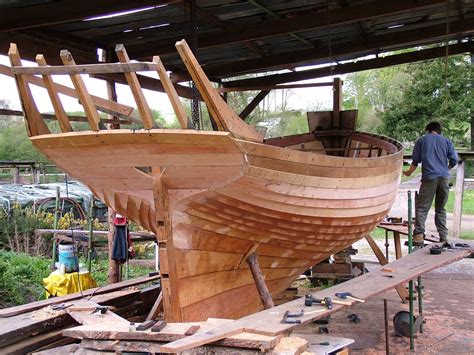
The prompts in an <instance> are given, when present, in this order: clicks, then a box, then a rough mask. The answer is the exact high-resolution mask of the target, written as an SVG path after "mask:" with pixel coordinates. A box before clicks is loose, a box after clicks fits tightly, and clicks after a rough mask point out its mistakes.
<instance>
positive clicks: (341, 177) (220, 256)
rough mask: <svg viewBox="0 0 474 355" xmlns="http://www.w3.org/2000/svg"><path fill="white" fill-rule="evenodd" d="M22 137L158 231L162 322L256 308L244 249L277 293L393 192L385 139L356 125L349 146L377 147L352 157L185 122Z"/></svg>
mask: <svg viewBox="0 0 474 355" xmlns="http://www.w3.org/2000/svg"><path fill="white" fill-rule="evenodd" d="M31 140H32V142H33V144H34V145H35V146H36V147H37V148H38V149H40V150H41V151H42V152H44V153H45V154H46V155H47V156H48V158H49V159H50V160H51V161H53V162H55V163H56V164H58V166H60V167H61V168H62V169H64V170H65V171H66V172H68V173H69V174H70V175H71V176H73V177H74V178H76V179H78V180H80V181H81V182H83V183H85V184H86V185H87V186H89V187H90V188H91V190H92V191H93V192H94V193H95V194H96V195H97V196H98V197H99V198H101V199H103V200H104V201H105V202H106V203H107V204H108V205H109V206H111V207H112V208H113V209H114V210H116V211H117V212H119V213H121V214H123V215H126V216H127V217H129V218H130V219H131V220H133V221H135V222H137V223H139V224H140V225H142V226H143V227H144V228H146V229H149V230H152V231H154V232H155V233H157V235H158V238H159V242H160V261H161V265H160V271H161V273H162V275H163V280H162V281H163V288H164V291H165V297H164V306H165V313H166V316H167V318H168V320H171V321H193V320H203V319H207V318H209V317H220V318H239V317H242V316H244V315H247V314H249V313H252V312H255V311H258V310H259V309H262V303H261V300H260V298H259V296H258V293H257V288H256V286H255V283H254V280H253V278H252V275H251V272H250V270H249V268H248V265H247V263H246V262H245V256H246V255H247V253H249V251H251V250H256V251H257V253H258V258H259V263H260V267H261V269H262V272H263V274H264V277H265V280H266V283H267V286H268V288H269V290H270V292H271V294H272V295H273V296H276V295H277V294H278V293H280V292H281V291H283V290H284V289H286V288H287V287H288V286H289V285H290V283H291V282H292V281H293V280H294V279H295V278H297V277H298V275H300V273H302V272H303V271H305V270H306V269H307V268H308V267H310V266H312V265H314V264H316V263H318V262H320V261H322V260H324V259H325V258H327V257H328V256H329V255H331V254H334V253H336V252H338V251H340V250H342V249H344V248H346V247H348V246H350V245H351V244H352V243H354V242H355V241H357V240H359V239H361V238H362V237H364V236H365V235H366V234H367V233H369V232H370V231H371V230H373V229H374V228H375V226H376V225H377V224H378V223H379V222H380V220H381V219H382V218H383V217H384V216H385V215H386V214H387V212H388V211H389V209H390V207H391V205H392V203H393V201H394V199H395V196H396V191H397V188H398V184H399V181H400V173H401V168H402V159H403V152H402V150H401V147H400V145H399V144H398V143H396V142H395V141H390V140H388V139H382V138H379V137H376V136H373V135H363V134H359V133H354V134H353V136H352V140H353V141H354V142H356V141H359V146H360V144H365V145H366V146H369V145H370V147H372V145H373V144H375V143H378V149H379V153H381V150H383V152H382V153H381V154H377V155H379V156H378V157H373V158H369V157H367V158H363V157H359V158H356V159H354V158H353V157H351V158H349V157H340V156H328V155H323V154H316V153H313V152H305V151H298V150H295V149H290V148H284V147H277V146H269V145H265V144H261V143H253V142H249V141H244V140H239V139H236V138H233V137H232V136H231V135H230V134H229V133H226V132H205V131H192V130H158V129H154V130H149V131H138V132H132V131H130V130H111V131H100V132H79V133H63V134H58V135H39V136H34V137H31ZM361 142H362V143H361ZM374 149H375V148H374ZM166 295H168V297H166Z"/></svg>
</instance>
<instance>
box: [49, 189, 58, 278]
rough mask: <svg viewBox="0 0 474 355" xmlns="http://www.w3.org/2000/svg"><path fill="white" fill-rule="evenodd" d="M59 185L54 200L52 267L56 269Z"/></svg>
mask: <svg viewBox="0 0 474 355" xmlns="http://www.w3.org/2000/svg"><path fill="white" fill-rule="evenodd" d="M59 198H60V194H59V186H58V187H56V200H55V201H54V224H53V226H54V230H55V232H54V233H53V265H51V268H52V269H53V270H54V266H55V264H56V257H57V256H56V247H57V245H56V230H57V229H58V218H59V217H58V215H59Z"/></svg>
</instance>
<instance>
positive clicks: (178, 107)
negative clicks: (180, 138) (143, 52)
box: [153, 56, 190, 129]
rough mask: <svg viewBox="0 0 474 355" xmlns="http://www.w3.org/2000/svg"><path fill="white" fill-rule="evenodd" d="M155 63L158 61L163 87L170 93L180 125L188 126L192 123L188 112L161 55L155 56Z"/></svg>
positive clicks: (182, 126)
mask: <svg viewBox="0 0 474 355" xmlns="http://www.w3.org/2000/svg"><path fill="white" fill-rule="evenodd" d="M153 63H156V64H157V66H158V69H157V71H158V75H159V77H160V80H161V83H162V84H163V88H164V89H165V91H166V94H167V95H168V97H169V99H170V101H171V106H173V110H174V113H175V114H176V117H177V118H178V122H179V125H180V126H181V128H182V129H186V128H188V127H189V124H190V122H189V119H188V115H186V112H185V111H184V107H183V105H182V104H181V101H180V100H179V97H178V93H177V92H176V89H175V87H174V85H173V83H172V82H171V80H170V78H169V77H168V74H167V73H166V69H165V67H164V65H163V63H162V62H161V59H160V57H159V56H154V57H153Z"/></svg>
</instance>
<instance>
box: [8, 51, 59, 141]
mask: <svg viewBox="0 0 474 355" xmlns="http://www.w3.org/2000/svg"><path fill="white" fill-rule="evenodd" d="M8 57H9V58H10V63H11V65H12V66H17V67H20V66H21V58H20V53H19V51H18V47H17V46H16V44H15V43H11V44H10V49H9V50H8ZM15 81H16V86H17V88H18V93H19V95H20V101H21V106H22V108H23V112H24V113H25V116H26V122H27V125H26V126H27V129H28V136H30V137H31V136H37V135H41V134H50V133H51V132H50V130H49V128H48V126H46V123H45V122H44V120H43V118H42V117H41V114H40V112H39V111H38V108H37V107H36V104H35V101H34V99H33V94H32V93H31V90H30V87H29V86H28V80H27V79H26V77H24V76H21V75H15Z"/></svg>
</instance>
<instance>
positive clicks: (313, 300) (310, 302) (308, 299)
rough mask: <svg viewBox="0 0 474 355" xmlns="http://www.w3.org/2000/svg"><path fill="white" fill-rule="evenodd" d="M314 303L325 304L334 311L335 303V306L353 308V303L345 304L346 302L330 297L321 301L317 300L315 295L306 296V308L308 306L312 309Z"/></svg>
mask: <svg viewBox="0 0 474 355" xmlns="http://www.w3.org/2000/svg"><path fill="white" fill-rule="evenodd" d="M313 303H320V304H323V305H325V306H326V307H327V308H328V309H332V307H333V303H334V304H340V305H343V306H351V305H352V303H351V302H344V301H338V300H332V299H331V298H329V297H325V298H324V299H323V300H322V299H320V298H315V297H314V296H313V295H311V294H308V295H306V296H304V305H305V306H308V307H311V306H312V305H313Z"/></svg>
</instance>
